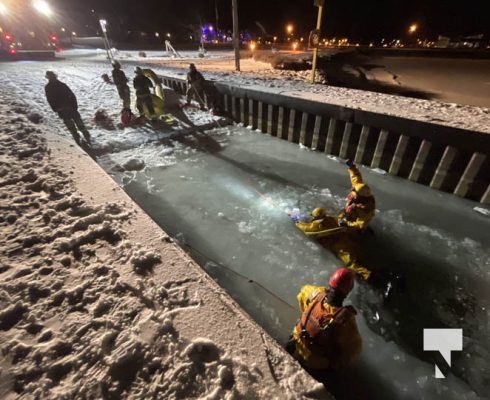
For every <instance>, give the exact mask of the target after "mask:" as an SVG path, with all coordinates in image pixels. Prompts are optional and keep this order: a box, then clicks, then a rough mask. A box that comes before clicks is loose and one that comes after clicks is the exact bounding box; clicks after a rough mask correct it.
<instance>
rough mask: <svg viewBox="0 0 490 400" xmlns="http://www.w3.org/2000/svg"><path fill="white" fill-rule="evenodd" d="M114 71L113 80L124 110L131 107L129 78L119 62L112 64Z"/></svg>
mask: <svg viewBox="0 0 490 400" xmlns="http://www.w3.org/2000/svg"><path fill="white" fill-rule="evenodd" d="M112 66H113V67H114V69H113V70H112V80H113V82H114V84H115V85H116V88H117V93H119V97H120V98H121V100H122V101H123V108H130V107H131V100H130V96H131V94H130V91H129V86H128V78H127V77H126V74H125V73H124V71H123V70H121V64H120V63H119V61H114V62H113V63H112Z"/></svg>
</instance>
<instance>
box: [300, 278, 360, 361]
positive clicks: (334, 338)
mask: <svg viewBox="0 0 490 400" xmlns="http://www.w3.org/2000/svg"><path fill="white" fill-rule="evenodd" d="M326 291H327V288H325V287H323V286H313V285H305V286H303V287H302V288H301V291H300V292H299V293H298V295H297V299H298V303H299V308H300V310H301V313H303V312H304V311H305V310H306V309H307V307H308V305H309V304H310V303H311V302H312V301H315V299H316V298H317V296H320V295H323V294H325V293H326ZM323 308H324V310H325V313H326V315H330V316H332V315H334V314H335V312H336V311H338V310H339V309H340V307H335V306H332V305H330V304H328V303H327V302H325V301H324V302H323ZM292 340H293V341H294V343H295V351H294V357H295V358H296V359H298V360H300V361H301V362H302V363H303V364H304V365H305V366H306V367H307V368H311V369H316V370H319V369H340V368H343V367H345V366H348V365H349V364H351V363H352V362H353V361H354V360H355V359H356V358H357V356H358V355H359V354H360V352H361V350H362V339H361V336H360V335H359V331H358V329H357V323H356V320H355V316H354V315H352V316H351V317H349V318H348V319H347V320H346V321H344V322H343V323H342V324H340V325H337V326H336V327H335V329H334V330H333V332H332V334H331V336H330V341H329V342H330V343H331V344H330V345H329V347H330V346H332V348H331V349H329V351H328V352H327V353H328V354H329V356H327V355H326V354H325V353H323V352H320V351H312V349H310V348H309V346H308V345H306V344H305V342H304V341H303V340H301V338H300V332H298V327H297V326H295V327H294V330H293V337H292Z"/></svg>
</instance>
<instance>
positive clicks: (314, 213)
mask: <svg viewBox="0 0 490 400" xmlns="http://www.w3.org/2000/svg"><path fill="white" fill-rule="evenodd" d="M311 216H312V217H313V218H321V217H324V216H325V210H324V209H323V208H321V207H317V208H315V209H314V210H313V211H312V212H311Z"/></svg>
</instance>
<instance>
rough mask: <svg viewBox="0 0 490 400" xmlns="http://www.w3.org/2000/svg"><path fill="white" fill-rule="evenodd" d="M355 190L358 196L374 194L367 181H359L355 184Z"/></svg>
mask: <svg viewBox="0 0 490 400" xmlns="http://www.w3.org/2000/svg"><path fill="white" fill-rule="evenodd" d="M354 191H355V192H356V194H357V195H358V196H361V197H369V196H372V193H371V189H370V188H369V186H368V185H366V184H365V183H358V184H357V185H355V186H354Z"/></svg>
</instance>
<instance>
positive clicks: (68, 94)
mask: <svg viewBox="0 0 490 400" xmlns="http://www.w3.org/2000/svg"><path fill="white" fill-rule="evenodd" d="M46 79H47V80H48V81H49V82H48V83H47V85H46V86H45V87H44V91H45V93H46V99H47V100H48V103H49V105H50V106H51V109H52V110H53V111H54V112H56V113H58V116H59V117H60V118H61V119H62V120H63V122H64V123H65V125H66V127H67V128H68V130H69V131H70V133H71V134H72V136H73V139H75V142H77V144H79V145H80V144H81V142H80V135H79V133H78V130H80V132H82V134H83V137H84V138H85V141H86V142H87V143H88V144H91V141H90V133H89V131H88V130H87V128H86V127H85V125H84V123H83V121H82V117H80V114H79V112H78V103H77V98H76V97H75V95H74V94H73V92H72V91H71V89H70V88H69V87H68V86H67V85H66V84H64V83H63V82H61V81H59V80H58V77H57V75H56V74H55V73H54V72H53V71H46Z"/></svg>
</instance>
